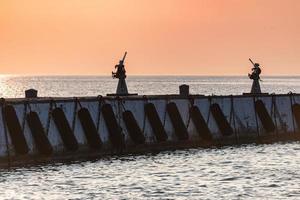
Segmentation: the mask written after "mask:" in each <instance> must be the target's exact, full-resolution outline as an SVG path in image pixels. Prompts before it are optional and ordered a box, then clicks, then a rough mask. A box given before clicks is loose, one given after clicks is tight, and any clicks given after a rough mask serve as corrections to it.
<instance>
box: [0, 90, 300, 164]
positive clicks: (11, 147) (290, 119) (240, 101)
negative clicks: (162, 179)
mask: <svg viewBox="0 0 300 200" xmlns="http://www.w3.org/2000/svg"><path fill="white" fill-rule="evenodd" d="M258 101H261V102H262V103H263V104H262V103H261V102H260V103H257V102H258ZM147 103H152V104H153V105H154V106H155V109H156V111H157V114H158V117H159V120H160V122H161V124H162V126H163V129H164V130H165V132H166V134H167V136H168V138H167V140H166V141H163V142H158V139H157V136H156V135H155V134H154V132H155V131H154V129H156V128H157V127H156V126H154V125H153V123H152V124H151V123H150V122H149V118H148V117H147V116H146V115H145V104H147ZM170 103H175V105H176V107H177V109H178V112H179V116H176V117H172V118H171V117H170V113H169V112H168V111H167V105H168V104H170ZM298 103H300V95H299V94H282V95H267V94H266V95H258V96H253V95H240V96H239V95H237V96H202V95H188V96H184V95H154V96H114V97H113V96H111V97H109V96H105V97H85V98H30V99H2V101H1V110H2V112H1V113H0V165H1V166H4V167H5V166H13V165H18V164H24V163H39V162H55V161H56V160H69V159H71V160H77V159H85V158H90V157H95V158H96V157H97V158H98V157H101V156H103V155H112V154H124V153H141V152H151V151H161V150H166V149H179V148H190V147H211V146H218V145H236V144H245V143H252V142H258V143H260V142H275V141H286V140H298V139H299V138H300V137H299V136H300V133H299V127H298V124H299V123H298V122H300V121H299V120H300V119H297V117H298V116H299V115H297V113H295V112H297V111H298V110H297V108H296V107H295V105H297V104H298ZM107 104H109V105H110V106H111V108H112V110H113V113H112V115H110V116H103V115H104V112H102V107H103V105H107ZM257 104H259V106H263V107H259V109H258V106H257ZM10 105H11V106H12V107H13V108H14V110H15V114H16V116H17V120H15V118H14V117H13V116H11V115H13V114H11V113H9V114H8V113H6V112H7V110H6V108H7V106H10ZM173 106H174V105H173ZM192 106H196V107H197V108H198V109H199V111H200V114H201V115H202V117H203V119H204V121H205V123H206V125H207V127H208V128H209V131H210V133H211V137H212V140H211V141H208V140H207V139H203V137H201V133H199V130H197V129H196V127H195V122H194V120H192V119H191V115H190V108H191V107H192ZM55 108H61V110H62V111H63V114H64V115H65V118H66V122H67V124H62V127H63V128H61V127H58V125H57V124H56V123H55V120H54V116H53V112H52V111H53V110H54V109H55ZM82 108H86V109H87V110H88V112H89V114H90V118H86V119H85V118H83V120H87V121H86V122H87V124H88V125H87V126H86V127H87V128H86V129H85V130H84V129H83V125H82V121H81V120H79V118H78V112H79V110H80V109H82ZM216 108H217V109H216ZM292 108H294V109H292ZM212 109H213V110H212ZM125 111H130V112H131V114H132V116H133V117H134V119H135V121H136V124H137V125H138V127H136V126H135V125H134V123H133V125H132V120H131V121H130V122H129V123H127V127H126V124H125V122H124V119H123V113H124V112H125ZM30 112H36V113H37V115H38V118H39V120H40V123H41V125H42V129H41V130H39V131H37V133H36V134H43V133H44V134H45V135H46V137H45V138H46V139H48V141H49V143H50V145H51V147H52V148H53V152H52V153H51V154H50V155H42V154H41V149H39V148H41V147H39V145H37V144H38V142H41V141H37V138H36V137H33V132H32V130H31V128H32V127H30V126H29V125H30V124H29V123H28V119H27V118H28V114H29V113H30ZM172 112H173V111H172ZM174 115H177V114H176V113H175V114H174ZM105 117H115V120H116V122H117V125H118V127H115V129H114V127H113V128H112V129H113V131H112V132H110V131H109V130H108V125H109V124H108V123H110V122H107V121H105ZM7 120H12V121H10V123H8V121H7ZM91 120H92V121H91ZM111 120H114V119H111ZM111 120H109V121H111ZM174 120H175V121H174ZM17 123H19V126H20V127H21V128H20V130H19V131H18V130H17V128H16V127H10V126H11V125H9V124H17ZM174 123H175V124H174ZM128 124H129V126H133V127H131V129H130V131H132V132H131V133H129V132H128V130H129V129H128ZM178 124H183V126H178ZM68 126H69V129H70V130H69V132H70V134H73V135H74V137H75V139H76V142H77V143H78V149H75V150H72V151H70V150H68V148H66V140H67V142H68V140H70V135H69V136H68V135H67V136H66V135H64V134H65V132H66V130H67V128H68ZM59 128H60V129H59ZM117 128H120V129H117ZM184 129H186V130H187V133H188V137H187V138H181V137H180V134H181V132H182V131H184ZM42 130H43V131H42ZM87 130H90V131H91V132H93V133H97V134H98V135H99V137H100V140H101V144H100V143H99V148H98V149H92V148H91V146H90V143H89V141H88V140H87V135H88V134H89V132H87ZM95 130H96V131H95ZM114 131H116V132H118V131H120V133H121V136H122V138H123V139H120V138H121V137H117V136H116V135H114V134H115V133H114ZM139 133H142V134H143V136H144V138H145V141H144V142H142V143H140V144H136V142H134V141H136V140H134V139H135V138H132V137H134V136H132V135H134V134H139ZM20 134H23V136H24V137H25V142H26V145H27V146H28V152H27V153H22V154H20V153H18V151H16V149H17V148H18V145H24V144H20V143H22V142H21V141H19V140H18V141H14V140H15V139H14V138H17V137H18V136H20ZM178 134H179V135H178ZM94 136H95V135H94ZM62 137H63V138H64V140H63V139H62ZM118 138H119V139H118ZM113 139H115V140H124V143H122V141H117V142H120V145H119V146H118V148H116V146H114V145H112V140H113ZM100 140H99V141H100ZM41 143H42V144H43V141H42V142H41ZM69 145H70V144H69Z"/></svg>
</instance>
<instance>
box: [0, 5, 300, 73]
mask: <svg viewBox="0 0 300 200" xmlns="http://www.w3.org/2000/svg"><path fill="white" fill-rule="evenodd" d="M124 51H128V57H127V60H126V68H127V72H128V73H129V74H142V75H147V74H162V75H166V74H170V75H176V74H180V75H244V74H247V73H248V71H250V68H251V65H250V63H249V61H248V58H249V57H251V58H252V59H253V60H254V61H257V62H259V63H260V64H261V65H262V66H263V74H264V75H300V1H298V0H86V1H84V0H0V74H7V73H8V74H64V75H68V74H70V75H73V74H78V75H109V74H110V73H111V71H112V70H113V68H114V65H115V64H116V63H117V62H118V60H119V59H120V58H121V57H122V56H123V53H124Z"/></svg>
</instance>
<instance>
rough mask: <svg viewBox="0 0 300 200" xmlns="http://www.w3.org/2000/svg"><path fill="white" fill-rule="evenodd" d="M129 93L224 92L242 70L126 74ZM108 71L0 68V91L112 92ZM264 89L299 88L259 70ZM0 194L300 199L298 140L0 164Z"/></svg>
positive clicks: (240, 80)
mask: <svg viewBox="0 0 300 200" xmlns="http://www.w3.org/2000/svg"><path fill="white" fill-rule="evenodd" d="M127 84H128V89H129V92H130V93H138V94H140V95H155V94H178V92H179V89H178V87H179V85H181V84H187V85H189V86H190V93H192V94H204V95H230V94H234V95H237V94H242V93H244V92H249V91H250V89H251V81H250V80H249V79H248V78H247V77H246V76H245V77H242V76H218V77H215V76H130V77H128V79H127ZM116 86H117V80H116V79H112V78H111V77H109V76H13V75H2V76H0V97H3V98H11V97H24V91H25V90H26V89H30V88H34V89H37V90H38V95H39V96H52V97H66V96H68V97H80V96H98V95H102V96H104V95H106V94H107V93H114V92H115V90H116ZM261 87H262V90H263V92H267V93H276V94H282V93H284V94H286V93H288V92H293V93H300V77H297V76H290V77H287V76H284V77H280V76H276V77H275V76H272V77H263V79H262V81H261ZM0 199H36V200H41V199H47V200H48V199H49V200H51V199H74V200H75V199H78V200H79V199H300V143H299V142H289V143H275V144H260V145H256V144H248V145H240V146H225V147H221V148H195V149H186V150H177V151H163V152H156V153H151V154H142V155H126V156H124V155H123V156H112V157H103V158H99V159H97V160H85V161H80V162H68V163H54V164H44V165H35V166H24V167H15V168H10V169H0Z"/></svg>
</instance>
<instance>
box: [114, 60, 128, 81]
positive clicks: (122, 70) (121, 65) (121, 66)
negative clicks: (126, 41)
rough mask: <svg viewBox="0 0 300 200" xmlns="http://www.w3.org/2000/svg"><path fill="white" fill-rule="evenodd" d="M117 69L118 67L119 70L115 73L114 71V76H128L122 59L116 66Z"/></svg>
mask: <svg viewBox="0 0 300 200" xmlns="http://www.w3.org/2000/svg"><path fill="white" fill-rule="evenodd" d="M115 69H117V71H116V72H115V73H114V72H113V73H112V75H113V77H114V78H119V79H120V78H121V79H125V78H126V70H125V66H124V61H123V60H120V61H119V64H118V65H116V66H115Z"/></svg>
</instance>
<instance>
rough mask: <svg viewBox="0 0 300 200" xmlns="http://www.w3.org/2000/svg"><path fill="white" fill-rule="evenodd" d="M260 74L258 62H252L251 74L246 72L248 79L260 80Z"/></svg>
mask: <svg viewBox="0 0 300 200" xmlns="http://www.w3.org/2000/svg"><path fill="white" fill-rule="evenodd" d="M260 74H261V69H260V67H259V64H258V63H255V64H254V67H253V68H252V74H248V76H249V78H250V79H253V80H260V77H259V75H260Z"/></svg>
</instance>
